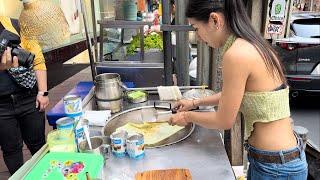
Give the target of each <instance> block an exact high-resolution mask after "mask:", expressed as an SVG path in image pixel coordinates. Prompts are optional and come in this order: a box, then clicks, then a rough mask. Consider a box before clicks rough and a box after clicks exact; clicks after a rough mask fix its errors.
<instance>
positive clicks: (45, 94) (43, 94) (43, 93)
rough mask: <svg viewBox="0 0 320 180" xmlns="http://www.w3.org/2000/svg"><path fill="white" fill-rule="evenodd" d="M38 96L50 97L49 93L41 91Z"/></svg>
mask: <svg viewBox="0 0 320 180" xmlns="http://www.w3.org/2000/svg"><path fill="white" fill-rule="evenodd" d="M38 95H41V96H48V95H49V92H48V91H39V92H38Z"/></svg>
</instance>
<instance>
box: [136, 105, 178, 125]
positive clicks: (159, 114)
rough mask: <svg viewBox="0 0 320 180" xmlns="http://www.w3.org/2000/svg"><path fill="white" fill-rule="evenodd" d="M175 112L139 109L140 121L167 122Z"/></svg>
mask: <svg viewBox="0 0 320 180" xmlns="http://www.w3.org/2000/svg"><path fill="white" fill-rule="evenodd" d="M176 113H177V111H176V110H170V111H158V110H157V109H155V108H145V109H141V119H142V121H143V122H148V123H163V122H168V121H169V119H170V117H171V115H172V114H176Z"/></svg>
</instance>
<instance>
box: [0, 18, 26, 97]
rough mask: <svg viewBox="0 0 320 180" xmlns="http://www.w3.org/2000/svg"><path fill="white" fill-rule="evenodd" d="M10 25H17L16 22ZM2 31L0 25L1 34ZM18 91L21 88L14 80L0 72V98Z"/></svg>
mask: <svg viewBox="0 0 320 180" xmlns="http://www.w3.org/2000/svg"><path fill="white" fill-rule="evenodd" d="M12 21H13V20H12ZM12 23H17V21H16V22H12ZM3 30H4V27H3V25H2V24H1V23H0V33H2V31H3ZM1 57H2V54H0V58H1ZM20 90H21V88H20V87H19V85H18V84H17V83H16V82H15V81H14V79H13V78H12V77H11V75H10V74H9V73H8V72H7V71H0V96H4V95H8V94H12V93H14V92H17V91H20Z"/></svg>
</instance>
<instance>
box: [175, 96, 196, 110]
mask: <svg viewBox="0 0 320 180" xmlns="http://www.w3.org/2000/svg"><path fill="white" fill-rule="evenodd" d="M195 108H196V107H195V104H194V100H187V99H181V100H179V101H178V102H176V104H175V105H174V109H176V110H177V112H183V111H189V110H192V109H195Z"/></svg>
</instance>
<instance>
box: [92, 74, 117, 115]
mask: <svg viewBox="0 0 320 180" xmlns="http://www.w3.org/2000/svg"><path fill="white" fill-rule="evenodd" d="M94 83H95V97H96V101H97V104H98V108H99V109H100V110H107V109H108V110H111V112H112V113H117V112H119V111H120V110H121V105H122V97H123V89H122V83H121V78H120V75H119V74H116V73H104V74H99V75H97V76H96V77H95V80H94Z"/></svg>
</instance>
